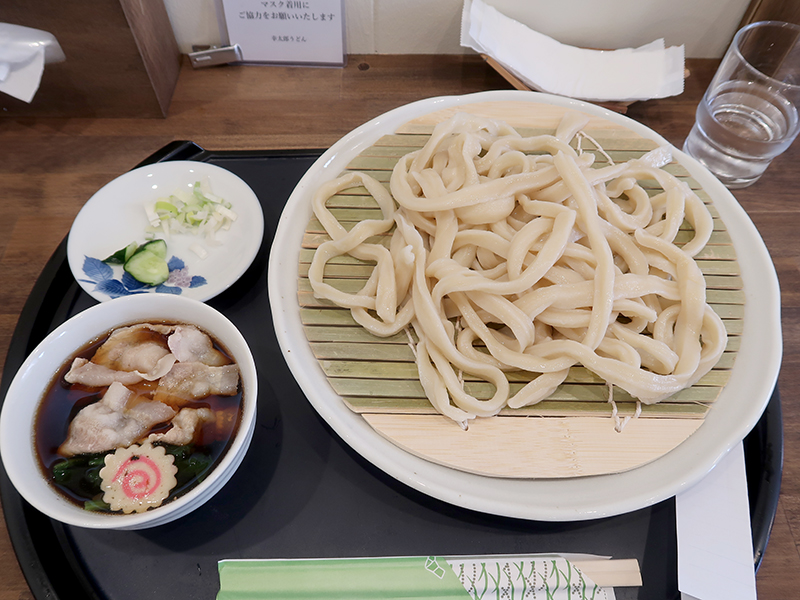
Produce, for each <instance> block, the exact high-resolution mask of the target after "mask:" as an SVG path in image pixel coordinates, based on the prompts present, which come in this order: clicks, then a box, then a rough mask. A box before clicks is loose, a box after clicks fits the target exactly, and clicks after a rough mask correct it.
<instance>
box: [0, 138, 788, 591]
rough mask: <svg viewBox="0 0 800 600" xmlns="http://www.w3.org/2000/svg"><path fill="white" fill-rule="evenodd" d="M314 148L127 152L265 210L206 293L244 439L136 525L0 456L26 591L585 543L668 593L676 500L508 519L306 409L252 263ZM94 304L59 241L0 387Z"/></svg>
mask: <svg viewBox="0 0 800 600" xmlns="http://www.w3.org/2000/svg"><path fill="white" fill-rule="evenodd" d="M320 153H321V151H317V150H308V151H289V152H287V151H280V152H271V151H245V152H211V151H206V150H204V149H203V148H201V147H199V146H197V145H196V144H193V143H192V142H173V143H171V144H169V145H168V146H166V147H164V148H163V149H162V150H160V151H159V152H157V153H156V154H154V155H153V156H151V157H149V158H148V159H146V160H145V161H143V162H142V163H141V164H142V165H144V164H148V163H153V162H158V161H164V160H199V161H206V162H210V163H213V164H216V165H218V166H221V167H224V168H226V169H228V170H230V171H232V172H234V173H236V174H237V175H238V176H239V177H241V178H242V179H244V180H245V181H246V182H247V183H248V184H249V185H250V186H251V187H252V188H253V190H254V191H255V193H256V194H257V195H258V197H259V199H260V201H261V203H262V205H263V209H264V218H265V234H264V242H263V244H262V246H261V249H260V251H259V253H258V255H257V257H256V259H255V261H254V262H253V264H252V266H251V267H250V269H249V270H248V271H247V272H246V273H245V274H244V276H243V277H242V278H241V279H240V280H239V281H238V282H237V283H236V284H234V285H233V286H232V287H231V288H229V289H228V290H227V291H225V292H224V293H222V294H221V295H219V296H217V297H216V298H214V299H213V300H211V301H209V304H210V305H212V306H214V307H215V308H216V309H218V310H220V311H222V312H223V313H225V314H226V315H227V316H228V317H229V318H230V319H231V320H232V321H233V322H234V323H235V324H236V325H237V326H238V327H239V329H240V330H241V331H242V333H243V334H244V336H245V338H246V339H247V341H248V343H249V344H250V347H251V349H252V352H253V355H254V357H255V360H256V364H257V366H258V370H259V398H258V421H257V424H256V429H255V434H254V436H253V441H252V445H251V447H250V450H249V452H248V454H247V456H246V457H245V460H244V462H243V463H242V465H241V467H240V468H239V470H238V471H237V472H236V474H235V475H234V476H233V478H232V479H231V480H230V482H229V483H228V484H227V485H226V486H225V487H224V488H223V489H222V490H221V491H220V492H219V493H218V494H217V495H216V496H215V497H214V498H212V499H211V500H210V501H209V502H208V503H207V504H205V505H204V506H202V507H201V508H199V509H198V510H196V511H195V512H193V513H191V514H190V515H187V516H186V517H184V518H182V519H179V520H178V521H175V522H173V523H170V524H167V525H163V526H161V527H156V528H153V529H147V530H142V531H134V532H126V531H97V530H89V529H81V528H76V527H71V526H66V525H63V524H61V523H59V522H56V521H53V520H51V519H49V518H47V517H45V516H44V515H42V514H41V513H39V512H38V511H36V510H35V509H33V508H32V507H31V506H30V505H28V504H27V503H26V502H25V501H24V500H23V499H22V498H21V497H20V496H19V494H18V493H17V492H16V490H15V489H14V487H13V486H12V485H11V483H10V481H9V480H8V477H7V475H6V472H5V470H4V469H0V494H2V501H3V510H4V512H5V517H6V522H7V524H8V531H9V534H10V536H11V540H12V542H13V544H14V548H15V551H16V553H17V556H18V558H19V562H20V566H21V567H22V570H23V572H24V574H25V577H26V578H27V581H28V584H29V585H30V588H31V590H32V592H33V595H34V597H35V598H36V599H37V600H45V599H48V600H58V599H61V600H64V599H67V598H86V599H108V600H128V599H131V600H141V599H142V598H170V599H172V600H183V599H187V600H188V599H192V600H198V599H213V598H215V596H216V594H217V592H218V590H219V578H218V575H217V561H218V560H220V559H223V558H313V557H357V556H416V555H426V556H427V555H483V554H518V553H536V552H586V553H593V554H600V555H611V556H613V557H615V558H637V559H638V560H639V563H640V566H641V570H642V578H643V582H644V584H643V586H642V587H641V588H618V589H617V590H616V592H617V597H618V598H620V600H625V599H632V598H639V599H647V600H649V599H654V600H672V599H674V598H678V597H679V593H678V589H677V551H676V536H675V504H674V501H673V500H672V499H670V500H667V501H664V502H661V503H659V504H656V505H654V506H651V507H648V508H643V509H641V510H638V511H635V512H632V513H628V514H624V515H619V516H615V517H610V518H605V519H598V520H592V521H581V522H569V523H549V522H536V521H526V520H516V519H511V518H505V517H497V516H492V515H486V514H481V513H478V512H473V511H470V510H466V509H463V508H459V507H455V506H452V505H449V504H446V503H444V502H441V501H439V500H436V499H433V498H430V497H428V496H425V495H424V494H422V493H420V492H418V491H416V490H413V489H411V488H409V487H406V486H405V485H404V484H402V483H399V482H398V481H396V480H395V479H393V478H392V477H390V476H388V475H386V474H385V473H383V472H382V471H380V470H379V469H377V468H376V467H374V466H373V465H372V464H370V463H369V462H367V461H366V460H364V459H363V458H362V457H361V456H360V455H358V454H357V453H356V452H354V451H353V450H352V449H351V448H350V447H349V446H348V445H347V444H346V443H344V442H343V441H342V440H341V439H340V438H339V437H338V436H337V435H336V434H335V433H334V432H332V430H331V429H330V428H329V427H328V426H327V424H326V423H325V422H324V421H323V420H322V419H321V418H320V417H319V416H318V415H317V413H316V412H315V411H314V409H313V408H312V406H311V404H310V403H309V402H308V401H307V400H306V398H305V397H304V396H303V394H302V392H301V391H300V388H299V387H298V385H297V384H296V382H295V379H294V377H293V376H292V374H291V372H290V371H289V369H288V367H287V366H286V364H285V362H284V360H283V357H282V355H281V350H280V347H279V346H278V342H277V340H276V338H275V334H274V329H273V327H272V322H271V314H270V307H269V299H268V295H267V278H266V270H267V263H268V255H269V252H270V246H271V244H272V239H273V236H274V233H275V227H276V226H277V223H278V218H279V216H280V214H281V211H282V209H283V206H284V204H285V202H286V200H287V198H288V197H289V195H290V193H291V191H292V189H293V188H294V186H295V184H296V183H297V181H298V180H299V179H300V177H301V176H302V175H303V174H304V173H305V171H306V170H307V169H308V167H309V166H311V164H312V163H313V162H314V161H315V160H316V159H317V158H318V156H319V155H320ZM93 304H95V300H93V299H92V298H91V297H90V296H88V295H87V294H86V293H84V292H83V291H82V290H81V288H80V287H79V286H78V284H77V283H76V282H75V280H74V278H73V276H72V274H71V272H70V270H69V266H68V264H67V258H66V240H65V241H64V242H62V243H61V245H60V246H59V247H58V248H57V249H56V251H55V253H54V254H53V256H52V258H51V259H50V261H49V262H48V263H47V265H46V266H45V268H44V270H43V271H42V274H41V275H40V277H39V279H38V281H37V282H36V284H35V286H34V288H33V291H32V292H31V295H30V297H29V299H28V301H27V303H26V305H25V307H24V309H23V311H22V314H21V316H20V320H19V323H18V325H17V328H16V330H15V332H14V336H13V338H12V341H11V346H10V348H9V351H8V356H7V359H6V364H5V369H4V372H3V379H2V384H1V385H2V387H0V397H2V398H5V394H6V391H7V390H8V387H9V385H10V383H11V380H12V378H13V376H14V374H15V373H16V372H17V370H18V369H19V367H20V365H21V364H22V362H23V361H24V359H25V357H26V356H27V355H28V354H29V353H30V352H31V351H32V350H33V349H34V347H35V346H36V345H37V344H38V343H39V342H40V341H41V340H42V339H43V338H44V337H45V336H46V335H47V334H48V333H49V332H50V331H52V330H53V329H54V328H55V327H57V326H58V325H59V324H61V323H62V322H63V321H64V320H66V319H67V318H69V317H71V316H72V315H74V314H76V313H78V312H80V311H81V310H83V309H85V308H88V307H89V306H91V305H93ZM745 454H746V462H747V473H748V488H749V495H750V512H751V518H752V529H753V547H754V563H755V566H756V567H758V565H759V563H760V561H761V557H762V555H763V552H764V548H765V547H766V545H767V540H768V538H769V533H770V529H771V527H772V522H773V518H774V516H775V511H776V507H777V501H778V492H779V488H780V478H781V469H782V459H783V432H782V421H781V406H780V399H779V396H778V392H777V390H776V391H775V393H774V394H773V396H772V398H771V400H770V402H769V405H768V407H767V410H766V411H765V413H764V415H763V417H762V418H761V420H760V421H759V423H758V425H757V426H756V427H755V429H754V430H753V431H752V432H751V433H750V435H749V436H748V437H747V439H746V440H745Z"/></svg>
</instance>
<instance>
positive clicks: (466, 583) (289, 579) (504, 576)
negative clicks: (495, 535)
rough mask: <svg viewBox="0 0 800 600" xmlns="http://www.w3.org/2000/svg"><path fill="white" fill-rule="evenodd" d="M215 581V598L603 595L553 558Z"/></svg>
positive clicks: (255, 564)
mask: <svg viewBox="0 0 800 600" xmlns="http://www.w3.org/2000/svg"><path fill="white" fill-rule="evenodd" d="M219 577H220V591H219V594H218V595H217V600H257V599H262V598H263V599H267V598H269V599H270V600H289V599H291V600H319V599H321V598H325V599H328V600H338V599H342V600H344V599H347V600H361V599H364V600H366V599H373V598H380V599H384V600H386V599H388V600H392V599H395V600H399V599H401V598H403V599H412V598H435V599H450V598H452V599H454V600H455V599H458V598H461V599H466V598H472V599H473V600H489V599H496V600H500V599H501V598H502V599H504V600H516V599H518V598H519V599H522V598H526V599H535V600H608V598H609V596H608V594H607V593H606V590H605V589H603V588H601V587H599V586H597V585H595V584H594V582H592V581H591V580H589V579H588V578H587V577H586V576H585V575H584V574H583V573H581V572H580V571H579V570H578V569H577V568H575V567H574V566H573V565H572V564H571V563H570V562H569V561H567V560H566V559H564V558H561V557H556V556H537V557H535V558H532V557H523V556H520V557H495V558H489V557H434V556H429V557H423V556H417V557H398V558H333V559H287V560H281V559H266V560H222V561H220V562H219ZM612 597H613V594H612Z"/></svg>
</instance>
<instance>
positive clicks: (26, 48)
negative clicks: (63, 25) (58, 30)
mask: <svg viewBox="0 0 800 600" xmlns="http://www.w3.org/2000/svg"><path fill="white" fill-rule="evenodd" d="M63 60H65V57H64V52H63V51H62V50H61V47H60V46H59V45H58V42H57V41H56V39H55V37H53V35H52V34H50V33H48V32H46V31H40V30H38V29H31V28H30V27H22V26H20V25H11V24H9V23H0V92H3V93H5V94H8V95H9V96H13V97H14V98H17V99H18V100H22V101H23V102H28V103H30V101H31V100H33V97H34V95H35V94H36V91H37V90H38V89H39V84H40V83H41V81H42V73H43V72H44V65H45V62H61V61H63Z"/></svg>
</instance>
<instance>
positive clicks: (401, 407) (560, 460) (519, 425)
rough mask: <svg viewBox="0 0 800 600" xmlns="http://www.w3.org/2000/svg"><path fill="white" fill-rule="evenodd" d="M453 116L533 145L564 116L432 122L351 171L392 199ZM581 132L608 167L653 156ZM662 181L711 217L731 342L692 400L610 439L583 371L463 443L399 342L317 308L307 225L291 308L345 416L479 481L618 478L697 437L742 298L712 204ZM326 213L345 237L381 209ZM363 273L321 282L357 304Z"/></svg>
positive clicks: (421, 121)
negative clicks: (396, 173)
mask: <svg viewBox="0 0 800 600" xmlns="http://www.w3.org/2000/svg"><path fill="white" fill-rule="evenodd" d="M456 111H463V112H471V113H473V114H478V115H482V116H486V117H491V118H497V119H503V120H505V121H506V122H508V123H510V124H512V125H514V126H515V127H516V128H517V129H518V130H519V131H520V133H522V134H523V135H538V134H543V133H553V132H554V131H555V128H556V126H557V125H558V122H559V120H560V118H561V116H562V114H563V111H564V109H563V108H560V107H557V106H551V105H538V104H537V105H532V104H530V103H527V102H491V103H479V104H471V105H468V106H461V107H458V108H453V109H446V110H443V111H439V112H436V113H431V114H429V115H425V116H424V117H421V118H418V119H415V120H414V121H411V122H409V123H407V124H406V125H404V126H403V127H401V128H400V129H398V131H397V132H396V133H395V134H393V135H387V136H384V137H383V138H381V139H380V140H378V142H376V143H375V144H374V145H373V146H372V147H371V148H369V149H367V150H365V151H364V152H362V153H361V154H360V155H359V156H358V157H356V158H355V159H354V160H353V161H352V162H351V163H350V165H349V166H348V170H356V171H364V172H367V173H369V174H370V175H372V176H373V177H375V178H376V179H378V180H379V181H381V182H384V183H385V184H386V185H387V187H388V181H389V177H390V175H391V170H392V168H393V166H394V164H395V163H396V162H397V160H398V158H399V157H401V156H403V155H404V154H406V153H408V152H411V151H413V150H416V149H418V148H420V147H421V146H422V145H424V143H425V142H426V141H427V139H428V137H429V135H430V133H431V131H432V129H433V126H434V125H435V124H436V123H438V122H439V121H442V120H444V119H446V118H448V117H450V116H452V114H453V113H455V112H456ZM584 131H585V133H586V134H588V135H589V136H591V138H592V139H593V140H595V141H596V142H597V143H598V144H599V145H600V146H601V147H602V149H603V150H604V152H605V153H606V154H608V155H609V156H610V157H611V159H612V160H614V161H615V162H621V161H625V160H628V159H630V158H634V157H638V156H641V155H642V154H643V153H645V152H647V151H649V150H651V149H653V148H655V147H656V144H655V143H654V142H653V141H652V140H649V139H646V138H643V137H641V136H639V135H638V134H636V133H635V132H633V131H631V130H629V129H627V128H626V127H623V126H621V125H618V124H616V123H613V122H611V121H608V120H606V119H603V118H600V117H592V118H591V120H590V122H589V124H588V125H587V126H586V128H585V129H584ZM575 143H576V142H573V144H575ZM581 149H582V150H583V151H593V150H594V149H595V146H594V145H593V144H592V142H590V141H589V140H588V139H583V140H582V141H581ZM595 154H596V156H597V158H596V161H595V165H596V166H602V165H603V164H604V163H607V159H606V158H605V157H604V156H603V155H602V154H601V153H597V152H596V153H595ZM665 169H666V170H668V171H670V172H671V173H673V174H674V175H675V176H677V177H679V178H681V179H682V180H684V181H686V182H687V183H688V184H689V185H690V186H691V187H692V188H693V189H694V190H695V191H696V192H697V193H698V195H699V196H700V197H701V198H702V199H703V200H704V201H705V203H706V204H707V205H708V207H709V209H710V211H711V213H712V216H713V217H714V233H713V234H712V236H711V240H710V241H709V243H708V245H707V246H706V248H705V249H704V250H702V251H701V252H700V254H699V255H698V256H697V257H696V259H697V260H698V263H699V264H700V266H701V269H702V271H703V273H704V274H705V277H706V283H707V298H708V301H709V303H710V304H711V306H712V307H713V308H714V310H715V311H716V312H717V313H718V314H719V315H720V316H721V317H722V319H723V320H724V322H725V325H726V328H727V330H728V335H729V338H728V347H727V349H726V351H725V353H724V355H723V356H722V358H721V360H720V362H719V363H718V364H717V366H716V367H715V368H714V369H713V370H712V371H711V372H710V373H708V374H707V375H706V376H705V377H703V378H702V379H701V380H700V381H699V382H698V383H697V384H696V385H695V386H693V387H692V388H690V389H686V390H683V391H681V392H679V393H677V394H675V395H674V396H672V397H671V398H669V399H667V400H665V401H663V402H660V403H658V404H655V405H651V406H647V405H642V407H641V414H640V416H639V417H637V418H633V419H630V420H629V421H628V422H627V424H626V425H625V426H624V428H623V430H622V432H621V433H617V432H616V431H615V429H614V427H615V420H614V419H613V418H612V406H611V404H610V403H609V402H608V388H607V386H606V385H605V383H604V382H603V381H602V380H601V379H600V378H598V377H597V376H595V375H594V374H593V373H591V372H590V371H588V370H587V369H585V368H583V367H580V366H576V367H573V368H572V369H571V370H570V375H569V377H568V378H567V380H566V381H565V382H564V383H563V384H562V385H561V386H560V387H559V388H558V389H557V390H556V391H555V392H554V393H553V394H552V395H551V396H550V397H549V398H547V399H546V400H543V401H542V402H540V403H538V404H536V405H534V406H529V407H525V408H522V409H516V410H512V409H505V410H503V411H502V412H501V414H500V415H499V416H497V417H493V418H491V419H476V420H475V421H473V422H471V423H470V427H469V430H468V431H463V430H462V429H461V428H459V427H458V426H457V425H456V424H454V423H453V422H452V421H450V420H448V419H446V418H444V417H441V416H440V415H438V414H436V412H435V411H434V410H433V408H432V407H431V405H430V403H429V402H428V400H427V398H426V397H425V394H424V393H423V391H422V387H421V385H420V383H419V380H418V376H417V370H416V366H415V364H414V358H413V355H412V350H411V348H410V346H409V344H408V338H407V336H406V335H405V334H403V333H401V334H399V335H395V336H393V337H390V338H378V337H375V336H373V335H372V334H370V333H368V332H366V331H365V330H364V329H363V328H361V326H359V325H358V324H356V323H355V322H354V321H353V319H352V318H351V316H350V312H349V311H348V310H345V309H340V308H338V307H335V306H333V305H332V304H331V303H329V302H328V301H326V300H319V299H317V298H315V297H314V295H313V293H312V291H311V286H310V284H309V282H308V279H307V272H308V266H309V264H310V262H311V259H312V257H313V254H314V251H315V248H316V247H317V246H318V245H319V244H320V243H322V242H323V241H325V240H327V239H328V236H327V234H325V232H324V229H323V228H322V226H321V225H320V224H319V223H318V222H317V221H316V219H315V218H313V217H312V218H311V220H310V222H309V224H308V227H307V229H306V233H305V235H304V239H303V245H302V249H301V253H300V265H299V282H298V299H299V302H300V314H301V320H302V322H303V325H304V327H305V331H306V335H307V336H308V340H309V343H310V344H311V348H312V351H313V353H314V354H315V356H316V357H317V360H318V361H319V363H320V365H321V367H322V369H323V371H324V372H325V374H326V375H327V378H328V381H329V382H330V384H331V386H332V387H333V389H334V390H335V391H336V393H337V394H338V395H340V396H341V397H342V398H343V400H344V401H345V402H346V403H347V405H348V406H349V407H350V408H351V409H352V410H353V411H355V412H357V413H359V414H361V415H362V416H363V418H364V419H366V421H367V422H368V423H370V425H371V426H372V427H373V428H374V429H375V430H376V431H378V432H379V433H381V435H383V436H385V437H387V438H388V439H390V440H392V441H393V442H394V443H396V444H397V445H399V446H400V447H402V448H404V449H406V450H407V451H409V452H411V453H413V454H415V455H417V456H421V457H423V458H425V459H427V460H431V461H433V462H436V463H439V464H444V465H446V466H449V467H453V468H456V469H460V470H464V471H467V472H472V473H477V474H481V475H490V476H498V477H514V478H542V477H575V476H586V475H598V474H606V473H616V472H621V471H625V470H629V469H632V468H635V467H637V466H640V465H642V464H645V463H647V462H650V461H652V460H654V459H656V458H658V457H660V456H662V455H664V454H666V453H667V452H669V451H670V450H671V449H673V448H674V447H676V446H677V445H678V444H680V443H681V442H682V441H683V440H685V439H686V438H687V437H688V436H689V435H691V434H692V433H693V432H694V431H695V430H696V429H697V428H698V427H700V425H701V424H702V422H703V418H704V416H705V415H706V413H707V412H708V411H709V410H710V409H711V408H712V407H713V404H714V401H715V400H716V398H717V396H718V395H719V393H720V391H721V389H722V387H724V386H725V384H726V383H727V381H728V378H729V374H730V369H731V368H732V366H733V363H734V359H735V357H736V352H737V350H738V344H739V339H740V338H739V335H740V334H741V331H742V317H743V314H744V306H743V304H744V292H743V290H742V280H741V277H740V274H739V268H738V263H737V261H736V254H735V250H734V248H733V245H732V244H731V240H730V237H729V235H728V232H727V231H726V229H725V226H724V224H723V223H722V221H721V220H720V218H719V215H718V213H717V211H716V210H715V208H714V206H713V204H712V203H711V200H710V198H709V197H708V195H707V194H706V193H705V192H704V191H703V190H702V189H699V186H698V184H697V182H696V181H694V180H693V179H691V178H690V177H689V176H688V173H687V172H686V170H685V169H684V168H683V167H682V166H681V165H679V164H677V163H674V162H673V163H672V164H670V165H667V166H666V167H665ZM652 183H653V187H655V185H656V184H655V182H652ZM643 185H644V184H643ZM328 207H329V208H331V209H332V212H333V213H334V214H335V215H336V217H337V218H338V219H339V221H340V222H341V223H342V224H343V225H344V226H345V227H348V228H349V227H350V226H352V225H353V224H355V223H356V222H358V221H360V220H362V219H364V218H376V217H377V218H379V217H380V211H379V209H378V208H377V205H376V204H375V202H374V200H372V198H370V197H369V195H368V194H367V193H366V190H365V189H363V188H353V189H350V190H346V191H345V192H343V193H342V194H340V195H337V196H334V197H333V198H331V199H330V200H329V201H328ZM684 227H685V228H686V230H685V231H682V232H681V233H680V234H679V238H678V240H677V243H680V242H681V241H686V240H688V239H690V238H691V237H692V232H691V231H690V230H689V226H688V224H685V226H684ZM371 268H372V267H371V265H369V264H365V263H361V262H360V261H358V260H356V259H353V258H350V257H346V256H345V257H339V258H338V259H335V260H333V261H331V262H329V263H328V265H327V268H326V270H325V280H326V282H327V283H330V284H332V285H334V286H336V287H338V288H339V289H342V290H346V291H351V292H354V291H356V290H358V289H360V288H361V287H362V286H363V283H364V280H365V279H366V278H367V277H368V275H369V272H370V270H371ZM509 380H510V381H511V382H512V393H513V392H515V391H516V389H519V388H520V387H522V385H523V384H524V383H525V382H527V381H528V380H529V375H527V374H524V373H517V374H514V373H512V374H510V375H509ZM465 388H466V389H467V390H468V391H469V392H470V393H472V394H474V395H475V396H477V397H479V398H486V397H489V396H491V395H492V393H493V387H492V386H491V384H488V383H485V382H483V381H476V380H470V379H469V378H468V377H467V379H466V381H465ZM614 400H615V403H616V405H617V408H618V411H619V416H620V417H622V418H624V417H625V416H629V415H633V414H634V412H635V409H636V403H635V401H634V400H633V399H632V398H631V397H630V396H629V395H628V394H627V393H626V392H624V391H623V390H621V389H619V388H615V389H614Z"/></svg>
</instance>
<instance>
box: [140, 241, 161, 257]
mask: <svg viewBox="0 0 800 600" xmlns="http://www.w3.org/2000/svg"><path fill="white" fill-rule="evenodd" d="M139 252H152V253H153V254H155V255H156V256H160V257H161V258H167V242H165V241H164V240H150V241H149V242H145V243H144V244H142V245H141V246H139V249H138V250H137V251H136V254H138V253H139Z"/></svg>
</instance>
